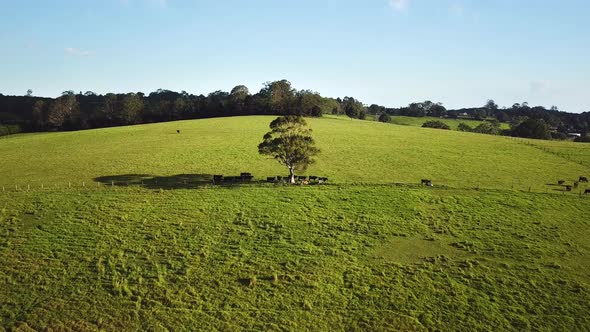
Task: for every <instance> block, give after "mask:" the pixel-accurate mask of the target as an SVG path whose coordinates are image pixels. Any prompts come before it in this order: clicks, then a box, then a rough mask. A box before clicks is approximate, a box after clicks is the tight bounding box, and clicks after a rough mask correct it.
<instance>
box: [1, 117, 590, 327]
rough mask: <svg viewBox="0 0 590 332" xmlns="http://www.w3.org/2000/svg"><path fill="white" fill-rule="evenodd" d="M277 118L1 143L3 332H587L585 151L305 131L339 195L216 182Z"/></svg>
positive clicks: (383, 127) (428, 133) (319, 126)
mask: <svg viewBox="0 0 590 332" xmlns="http://www.w3.org/2000/svg"><path fill="white" fill-rule="evenodd" d="M272 118H273V117H237V118H220V119H208V120H198V121H183V122H174V123H164V124H154V125H141V126H133V127H121V128H110V129H100V130H91V131H83V132H70V133H49V134H29V135H18V136H12V137H7V138H3V139H0V155H1V156H2V159H1V160H0V162H1V163H2V164H0V185H2V186H4V187H5V189H4V191H2V192H0V261H2V264H1V265H0V330H2V329H3V328H4V329H8V330H10V329H13V328H15V329H17V330H30V329H33V330H64V331H66V330H76V331H100V330H107V331H110V330H117V331H135V330H157V331H165V330H171V331H177V330H199V329H200V330H208V331H209V330H223V331H243V330H289V331H306V330H310V331H351V330H352V331H356V330H358V331H361V330H363V331H400V330H402V331H429V330H445V331H447V330H462V331H474V330H496V331H502V330H513V331H526V330H555V331H566V330H567V331H572V330H579V331H584V330H588V329H590V319H589V318H588V317H590V309H589V306H588V303H590V272H589V271H590V240H588V239H589V238H590V228H589V227H588V226H589V224H590V218H588V216H589V215H590V197H585V196H581V195H579V192H563V191H561V190H562V187H559V186H556V185H546V184H553V183H554V182H556V181H557V180H558V179H564V180H567V181H568V182H572V181H573V179H574V178H577V177H578V176H580V175H583V174H589V175H590V167H589V165H590V153H589V151H590V150H588V149H589V147H588V145H582V144H580V145H578V144H576V145H574V144H573V143H562V142H542V141H529V140H514V139H509V138H504V137H493V136H485V135H477V134H471V133H461V132H450V131H438V130H432V129H422V128H413V127H408V126H397V125H391V124H381V123H376V122H363V121H343V120H340V119H309V123H310V125H311V127H312V128H313V129H314V136H315V137H316V140H317V142H318V145H319V147H320V148H321V149H322V150H323V152H322V154H321V155H320V157H319V158H318V163H317V164H315V165H313V166H312V167H311V168H310V169H309V171H308V174H312V173H313V174H314V175H324V176H328V177H329V178H330V182H332V183H331V184H329V185H324V186H304V187H299V186H282V185H274V184H264V183H254V184H245V185H237V186H213V185H211V184H210V183H209V182H208V179H209V176H210V175H211V174H217V173H222V174H230V175H231V174H236V173H239V172H244V171H248V172H252V173H253V174H254V175H256V176H258V177H262V178H264V177H266V176H272V175H280V174H283V173H285V172H284V170H283V169H282V168H281V167H279V166H278V165H275V162H274V161H272V160H268V159H266V158H264V157H261V156H259V155H258V154H257V152H256V145H257V143H258V142H259V141H260V139H261V137H262V135H263V134H264V133H265V132H266V129H267V125H268V123H269V122H270V121H271V120H272ZM176 130H180V131H181V133H180V134H177V133H176ZM424 177H428V178H430V179H431V180H433V181H434V183H435V187H434V188H426V187H421V186H419V185H417V184H416V183H417V182H419V180H420V179H421V178H424ZM96 181H101V182H102V184H101V182H99V185H97V182H96ZM141 181H143V185H141ZM82 183H84V184H85V186H84V187H82ZM110 183H114V184H116V185H115V186H110V185H109V184H110ZM70 184H71V187H70ZM41 185H43V188H41ZM15 186H19V187H18V188H19V189H18V191H17V190H16V187H15ZM585 186H586V185H582V187H581V189H584V188H586V187H585ZM476 188H477V189H476ZM529 188H530V192H529Z"/></svg>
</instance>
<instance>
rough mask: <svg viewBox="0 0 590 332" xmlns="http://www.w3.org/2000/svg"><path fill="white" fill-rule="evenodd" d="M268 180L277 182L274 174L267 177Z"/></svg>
mask: <svg viewBox="0 0 590 332" xmlns="http://www.w3.org/2000/svg"><path fill="white" fill-rule="evenodd" d="M266 182H275V178H274V176H269V177H267V178H266Z"/></svg>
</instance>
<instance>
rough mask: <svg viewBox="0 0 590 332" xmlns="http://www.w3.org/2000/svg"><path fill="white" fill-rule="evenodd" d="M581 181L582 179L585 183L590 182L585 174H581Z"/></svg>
mask: <svg viewBox="0 0 590 332" xmlns="http://www.w3.org/2000/svg"><path fill="white" fill-rule="evenodd" d="M579 181H580V182H584V183H588V178H587V177H585V176H580V179H579Z"/></svg>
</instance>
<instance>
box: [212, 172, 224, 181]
mask: <svg viewBox="0 0 590 332" xmlns="http://www.w3.org/2000/svg"><path fill="white" fill-rule="evenodd" d="M221 181H223V175H221V174H218V175H213V183H219V182H221Z"/></svg>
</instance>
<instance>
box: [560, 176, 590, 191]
mask: <svg viewBox="0 0 590 332" xmlns="http://www.w3.org/2000/svg"><path fill="white" fill-rule="evenodd" d="M565 182H566V181H565V180H557V185H559V186H562V187H563V188H564V190H563V191H572V190H573V189H578V188H579V187H580V183H588V178H587V177H585V176H580V177H579V178H578V180H577V181H574V183H573V184H571V185H570V184H565ZM584 194H585V195H587V194H590V189H585V190H584Z"/></svg>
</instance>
